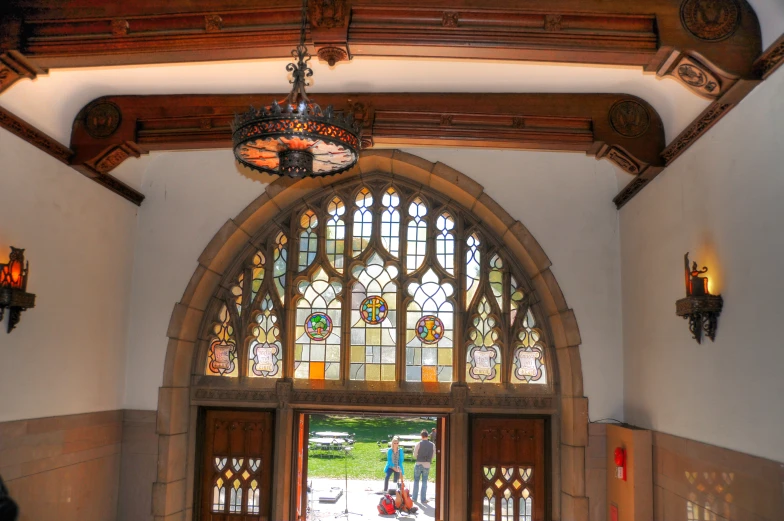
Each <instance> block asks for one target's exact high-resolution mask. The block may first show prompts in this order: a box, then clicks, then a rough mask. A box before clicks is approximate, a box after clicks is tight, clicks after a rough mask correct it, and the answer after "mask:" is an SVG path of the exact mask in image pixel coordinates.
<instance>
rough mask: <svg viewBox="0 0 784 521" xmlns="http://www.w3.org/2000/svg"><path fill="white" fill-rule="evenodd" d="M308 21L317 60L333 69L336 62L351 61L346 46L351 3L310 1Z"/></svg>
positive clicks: (326, 0)
mask: <svg viewBox="0 0 784 521" xmlns="http://www.w3.org/2000/svg"><path fill="white" fill-rule="evenodd" d="M308 20H309V22H310V37H311V39H312V40H313V46H314V47H315V48H316V54H317V56H318V58H319V60H322V61H325V62H327V63H328V64H329V66H330V67H334V66H335V64H337V63H338V62H341V61H348V60H350V59H351V53H350V51H349V46H348V26H349V22H350V20H351V3H350V2H349V1H348V0H311V1H310V2H308Z"/></svg>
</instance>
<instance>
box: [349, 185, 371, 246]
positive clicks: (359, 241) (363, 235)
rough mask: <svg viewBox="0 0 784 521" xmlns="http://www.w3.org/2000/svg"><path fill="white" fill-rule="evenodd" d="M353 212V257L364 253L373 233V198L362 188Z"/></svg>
mask: <svg viewBox="0 0 784 521" xmlns="http://www.w3.org/2000/svg"><path fill="white" fill-rule="evenodd" d="M356 205H357V207H356V210H355V211H354V240H353V243H352V248H353V252H354V257H356V256H357V255H359V254H360V253H362V252H363V251H365V248H367V245H368V243H369V242H370V235H371V233H372V232H373V196H372V195H371V193H370V190H368V189H367V188H363V189H362V190H360V191H359V193H358V194H357V198H356Z"/></svg>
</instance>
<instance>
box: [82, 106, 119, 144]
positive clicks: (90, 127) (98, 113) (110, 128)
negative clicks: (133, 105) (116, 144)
mask: <svg viewBox="0 0 784 521" xmlns="http://www.w3.org/2000/svg"><path fill="white" fill-rule="evenodd" d="M121 122H122V114H121V113H120V108H119V107H118V106H117V105H115V104H114V103H111V102H109V101H99V102H98V103H94V104H93V105H90V106H89V107H88V108H87V110H86V111H85V115H84V129H85V130H86V131H87V133H88V134H89V135H90V137H93V138H95V139H104V138H107V137H109V136H111V135H112V134H114V133H115V132H116V131H117V129H118V128H119V127H120V123H121Z"/></svg>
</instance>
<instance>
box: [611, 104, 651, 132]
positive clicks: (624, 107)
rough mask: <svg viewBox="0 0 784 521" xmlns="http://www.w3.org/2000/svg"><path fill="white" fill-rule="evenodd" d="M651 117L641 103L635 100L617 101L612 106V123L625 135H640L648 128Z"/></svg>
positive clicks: (616, 129)
mask: <svg viewBox="0 0 784 521" xmlns="http://www.w3.org/2000/svg"><path fill="white" fill-rule="evenodd" d="M650 124H651V117H650V115H649V114H648V109H646V108H645V107H644V106H643V105H642V104H641V103H639V102H637V101H633V100H623V101H619V102H617V103H616V104H615V105H613V106H612V107H611V108H610V125H612V128H613V130H615V131H616V132H617V133H618V134H620V135H622V136H624V137H629V138H633V137H638V136H641V135H642V134H644V133H645V131H646V130H648V126H649V125H650Z"/></svg>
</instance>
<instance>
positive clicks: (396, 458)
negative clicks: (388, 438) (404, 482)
mask: <svg viewBox="0 0 784 521" xmlns="http://www.w3.org/2000/svg"><path fill="white" fill-rule="evenodd" d="M402 473H403V451H402V450H400V439H399V438H398V437H397V436H395V437H394V438H392V447H391V448H390V449H388V450H387V464H386V466H385V467H384V474H386V477H385V478H384V493H385V494H386V492H387V490H389V476H391V475H392V474H394V475H395V483H399V482H400V474H402Z"/></svg>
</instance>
